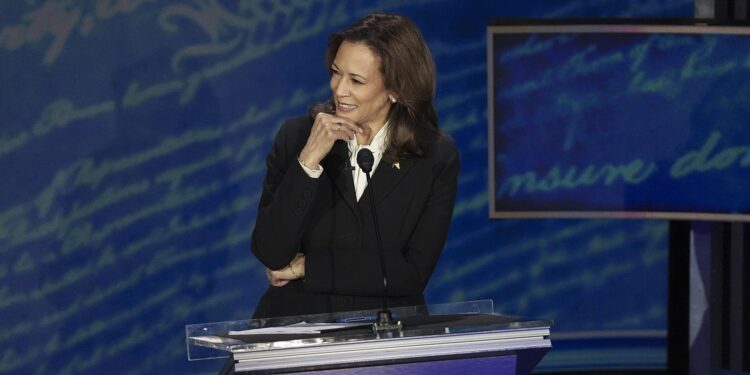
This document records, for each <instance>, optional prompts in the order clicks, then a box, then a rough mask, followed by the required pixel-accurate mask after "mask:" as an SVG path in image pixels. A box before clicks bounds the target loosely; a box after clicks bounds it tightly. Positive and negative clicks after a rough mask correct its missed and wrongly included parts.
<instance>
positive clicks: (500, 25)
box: [486, 18, 750, 221]
mask: <svg viewBox="0 0 750 375" xmlns="http://www.w3.org/2000/svg"><path fill="white" fill-rule="evenodd" d="M644 28H646V29H648V32H651V33H665V34H666V33H670V34H701V35H706V34H730V35H750V22H748V21H713V20H700V19H692V20H690V19H599V18H596V19H498V20H493V21H491V22H490V23H489V25H488V26H487V41H486V42H487V129H488V131H487V135H488V147H487V161H488V191H487V194H488V195H489V197H488V202H489V205H488V211H489V218H490V219H671V220H699V221H704V220H705V221H750V213H747V214H745V213H712V212H671V211H593V210H580V211H574V210H564V211H563V210H561V211H554V210H544V211H531V210H530V211H497V210H496V209H495V207H496V200H495V187H496V181H495V167H496V166H495V141H494V140H495V129H494V122H495V107H494V102H495V92H494V89H493V83H494V59H493V56H494V50H493V46H494V39H493V37H494V35H496V34H511V33H512V34H519V33H531V32H533V33H538V34H541V33H561V32H563V33H564V32H570V33H643V32H644ZM696 31H700V32H699V33H697V32H696Z"/></svg>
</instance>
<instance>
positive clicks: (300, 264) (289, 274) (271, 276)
mask: <svg viewBox="0 0 750 375" xmlns="http://www.w3.org/2000/svg"><path fill="white" fill-rule="evenodd" d="M266 277H268V282H269V283H270V284H271V285H273V286H275V287H282V286H284V285H286V284H288V283H289V282H290V281H292V280H296V279H303V278H305V254H302V253H297V256H295V257H294V259H293V260H292V261H291V262H289V265H288V266H286V267H284V268H282V269H280V270H272V269H269V268H266Z"/></svg>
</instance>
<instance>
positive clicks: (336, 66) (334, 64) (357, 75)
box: [331, 62, 367, 81]
mask: <svg viewBox="0 0 750 375" xmlns="http://www.w3.org/2000/svg"><path fill="white" fill-rule="evenodd" d="M331 65H332V66H333V67H334V68H335V69H336V70H341V68H339V66H338V65H336V63H335V62H332V63H331ZM349 74H351V75H353V76H355V77H359V78H362V79H363V80H365V81H367V77H365V76H363V75H361V74H357V73H349Z"/></svg>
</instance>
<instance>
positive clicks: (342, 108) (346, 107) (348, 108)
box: [336, 103, 357, 112]
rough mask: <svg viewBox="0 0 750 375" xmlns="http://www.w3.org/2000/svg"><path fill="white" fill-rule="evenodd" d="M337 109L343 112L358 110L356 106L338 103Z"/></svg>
mask: <svg viewBox="0 0 750 375" xmlns="http://www.w3.org/2000/svg"><path fill="white" fill-rule="evenodd" d="M336 108H337V109H338V110H339V111H341V112H350V111H353V110H355V109H357V106H356V105H354V104H346V103H338V105H337V106H336Z"/></svg>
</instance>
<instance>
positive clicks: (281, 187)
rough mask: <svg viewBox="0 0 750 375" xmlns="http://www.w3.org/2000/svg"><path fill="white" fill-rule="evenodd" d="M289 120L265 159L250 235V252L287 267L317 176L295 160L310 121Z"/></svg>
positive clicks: (266, 262)
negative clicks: (309, 173)
mask: <svg viewBox="0 0 750 375" xmlns="http://www.w3.org/2000/svg"><path fill="white" fill-rule="evenodd" d="M301 122H303V120H301V119H300V120H292V121H288V122H286V123H284V125H282V126H281V128H280V129H279V131H278V133H276V137H275V140H274V143H273V146H272V148H271V151H270V152H269V153H268V158H267V160H266V169H267V170H266V177H265V179H264V180H263V193H262V194H261V197H260V203H259V205H258V217H257V219H256V221H255V229H254V230H253V235H252V250H253V254H255V256H256V257H257V258H258V260H260V261H261V262H262V263H263V264H264V265H265V266H266V267H268V268H270V269H272V270H278V269H282V268H284V267H286V266H287V265H288V264H289V262H291V261H292V260H293V259H294V257H295V256H296V254H297V253H298V252H299V251H300V250H301V240H302V235H303V234H304V231H305V227H306V226H307V219H308V217H309V216H310V215H309V212H310V207H311V206H312V204H311V203H312V200H313V197H314V196H315V192H316V191H317V187H318V180H317V179H315V178H312V177H310V176H308V175H307V173H305V171H304V170H303V169H302V166H301V165H299V162H298V161H297V153H299V151H300V150H301V149H302V147H303V146H304V144H305V142H306V140H307V132H306V131H305V128H307V129H309V126H310V125H309V122H308V121H306V120H304V123H301Z"/></svg>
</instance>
